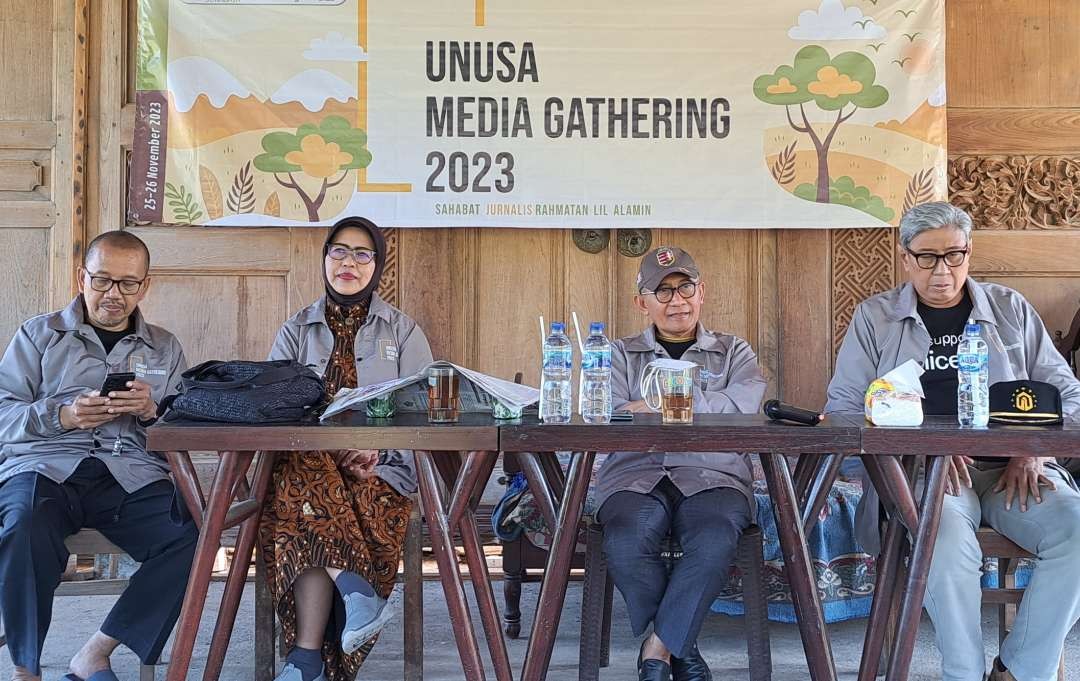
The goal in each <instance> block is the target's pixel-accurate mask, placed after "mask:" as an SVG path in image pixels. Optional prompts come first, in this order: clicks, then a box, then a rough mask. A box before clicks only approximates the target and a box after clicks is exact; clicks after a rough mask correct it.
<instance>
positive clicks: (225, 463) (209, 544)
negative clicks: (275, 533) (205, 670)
mask: <svg viewBox="0 0 1080 681" xmlns="http://www.w3.org/2000/svg"><path fill="white" fill-rule="evenodd" d="M251 457H252V454H251V452H222V453H221V457H220V459H219V460H218V470H217V473H216V474H215V475H214V484H213V487H212V488H211V490H210V499H209V501H208V502H207V505H206V515H205V516H204V517H203V522H202V529H201V531H200V532H199V541H198V543H197V544H196V546H195V558H194V560H193V561H192V564H191V574H190V576H189V577H188V583H187V591H186V592H185V593H184V605H183V607H182V608H181V610H180V619H179V621H178V622H177V625H176V637H175V640H174V642H173V647H172V655H171V656H170V660H169V671H168V673H167V675H166V677H165V678H166V679H167V681H185V679H187V677H188V668H189V667H190V666H191V655H192V651H193V650H194V648H195V638H196V637H197V636H198V633H199V621H200V620H201V619H202V613H203V606H204V605H206V592H207V589H208V588H209V587H210V576H211V572H212V571H213V569H214V557H215V556H216V554H217V550H218V548H219V547H220V546H221V531H222V528H223V526H224V524H225V514H226V513H227V512H228V510H229V503H230V502H231V501H232V492H233V489H234V485H235V484H236V476H237V475H243V474H244V471H246V470H247V467H248V464H250V463H251ZM175 472H176V471H174V473H175Z"/></svg>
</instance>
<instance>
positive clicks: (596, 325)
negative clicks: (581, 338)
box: [589, 322, 604, 333]
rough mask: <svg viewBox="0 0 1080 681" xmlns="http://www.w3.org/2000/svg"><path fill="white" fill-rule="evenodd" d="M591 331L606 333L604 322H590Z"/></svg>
mask: <svg viewBox="0 0 1080 681" xmlns="http://www.w3.org/2000/svg"><path fill="white" fill-rule="evenodd" d="M589 333H604V322H592V323H590V324H589Z"/></svg>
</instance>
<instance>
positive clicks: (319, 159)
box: [253, 116, 371, 222]
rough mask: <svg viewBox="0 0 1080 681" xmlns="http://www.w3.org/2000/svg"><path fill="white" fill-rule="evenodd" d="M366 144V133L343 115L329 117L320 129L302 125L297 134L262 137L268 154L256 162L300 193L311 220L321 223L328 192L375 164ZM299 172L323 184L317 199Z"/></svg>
mask: <svg viewBox="0 0 1080 681" xmlns="http://www.w3.org/2000/svg"><path fill="white" fill-rule="evenodd" d="M366 144H367V133H366V132H364V131H363V130H361V129H359V128H354V127H352V125H350V123H349V121H347V120H346V119H344V118H342V117H341V116H327V117H326V118H324V119H323V120H322V122H321V123H319V125H317V126H316V125H313V124H311V123H305V124H304V125H301V126H300V127H299V128H297V129H296V132H295V133H291V132H281V131H278V132H271V133H267V134H266V135H265V136H264V137H263V138H262V148H263V150H264V151H265V152H266V153H264V154H259V155H258V156H256V157H255V160H254V161H253V163H254V165H255V168H256V169H257V170H260V171H262V172H264V173H271V174H273V176H274V179H275V180H276V181H277V183H278V184H280V185H281V186H282V187H285V188H286V189H291V190H293V191H295V192H296V193H297V194H299V195H300V200H301V201H303V202H304V207H305V208H307V214H308V221H309V222H318V221H319V220H320V217H319V208H321V207H322V204H323V201H324V200H325V199H326V192H327V190H328V189H332V188H334V187H336V186H338V185H339V184H341V183H342V182H344V181H345V178H347V177H348V176H349V171H350V170H359V169H360V168H366V167H368V165H369V164H370V163H371V152H370V151H368V150H367V149H366V148H365V145H366ZM297 173H303V175H307V176H309V177H313V178H315V179H317V180H320V181H321V183H320V184H319V188H318V191H317V193H315V195H314V197H313V196H312V195H311V194H309V193H308V191H307V190H305V189H304V187H303V186H302V185H301V183H300V181H299V179H298V178H297ZM339 173H340V175H339ZM335 176H336V177H335Z"/></svg>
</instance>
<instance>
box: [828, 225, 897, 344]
mask: <svg viewBox="0 0 1080 681" xmlns="http://www.w3.org/2000/svg"><path fill="white" fill-rule="evenodd" d="M831 237H832V249H831V250H832V347H833V354H834V356H835V353H836V352H838V351H839V350H840V343H841V341H843V340H844V334H845V333H846V332H847V327H848V324H849V323H850V322H851V315H852V314H853V313H854V312H855V306H856V305H858V304H859V303H860V302H862V301H863V300H865V299H866V298H869V297H870V296H872V295H874V294H875V293H881V292H882V291H886V290H888V289H890V288H892V287H893V284H894V281H895V278H896V258H895V249H896V246H895V236H894V230H891V229H838V230H835V231H833V232H832V233H831Z"/></svg>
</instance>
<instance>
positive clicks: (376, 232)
mask: <svg viewBox="0 0 1080 681" xmlns="http://www.w3.org/2000/svg"><path fill="white" fill-rule="evenodd" d="M346 227H355V228H357V229H362V230H364V231H365V232H367V233H368V235H369V236H371V243H372V244H374V246H375V271H374V272H372V273H371V281H369V282H368V283H367V285H366V286H364V288H363V289H361V290H360V291H359V292H358V293H354V294H352V295H344V294H342V293H338V292H337V291H335V290H334V287H333V286H332V285H331V284H330V280H329V279H328V278H327V277H326V267H325V266H324V267H323V268H322V273H323V284H324V285H325V287H326V295H327V296H328V297H329V298H330V300H332V301H334V302H335V303H337V304H338V305H340V306H341V307H343V308H346V309H348V308H351V307H353V306H354V305H362V306H363V307H365V308H366V307H367V306H368V304H369V303H370V302H371V294H372V293H374V292H375V289H377V288H379V280H380V279H381V278H382V273H383V267H384V266H385V265H386V239H384V238H383V235H382V230H380V229H379V227H378V225H376V224H375V223H374V222H372V221H371V220H368V219H367V218H362V217H347V218H343V219H341V220H339V221H338V222H337V223H336V224H335V225H334V226H333V227H331V228H330V233H329V234H327V235H326V243H324V244H323V250H322V253H323V259H324V260H325V258H326V254H327V252H328V251H329V250H330V244H332V243H334V238H335V237H336V236H337V235H338V232H340V231H341V230H343V229H345V228H346Z"/></svg>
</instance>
